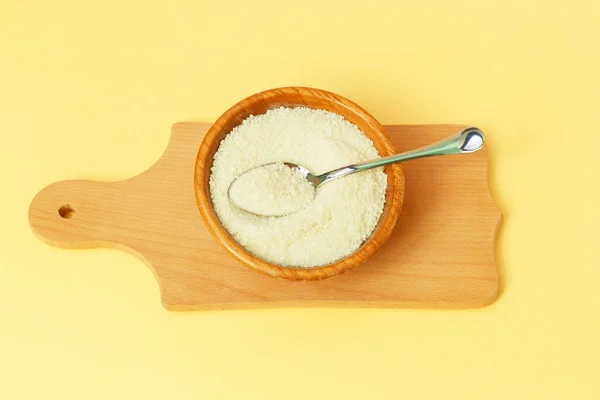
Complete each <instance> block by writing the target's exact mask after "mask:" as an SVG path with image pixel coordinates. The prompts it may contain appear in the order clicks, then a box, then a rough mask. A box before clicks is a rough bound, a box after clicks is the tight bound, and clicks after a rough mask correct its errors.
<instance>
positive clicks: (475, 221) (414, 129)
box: [29, 122, 501, 310]
mask: <svg viewBox="0 0 600 400" xmlns="http://www.w3.org/2000/svg"><path fill="white" fill-rule="evenodd" d="M209 126H210V125H209V124H205V123H199V122H182V123H177V124H175V125H174V126H173V128H172V137H171V140H170V142H169V145H168V148H167V150H166V152H165V153H164V154H163V156H162V157H161V158H160V159H159V160H158V162H157V163H156V164H155V165H154V166H152V167H151V168H150V169H149V170H147V171H146V172H144V173H142V174H140V175H138V176H136V177H133V178H131V179H128V180H124V181H120V182H93V181H85V180H75V181H63V182H57V183H54V184H52V185H50V186H48V187H46V188H44V189H43V190H42V191H41V192H40V193H38V195H37V196H36V197H35V198H34V199H33V201H32V203H31V206H30V209H29V221H30V225H31V227H32V229H33V231H34V232H35V233H36V234H37V235H38V236H39V237H40V238H41V239H42V240H44V241H45V242H47V243H49V244H52V245H55V246H59V247H65V248H91V247H114V248H119V249H123V250H126V251H129V252H131V253H133V254H135V255H137V256H138V257H140V258H141V259H142V260H144V261H146V263H147V264H148V265H149V266H150V268H151V269H152V270H153V271H154V273H155V275H156V277H157V280H158V283H159V286H160V289H161V297H162V302H163V304H164V306H165V307H166V308H167V309H169V310H200V309H202V310H204V309H228V308H259V307H283V306H286V307H287V306H289V307H305V306H321V307H332V306H333V307H411V308H476V307H482V306H485V305H488V304H490V303H492V302H493V301H494V300H495V299H496V297H497V295H498V271H497V269H496V266H495V262H494V247H495V236H496V230H497V227H498V224H499V221H500V217H501V215H500V213H499V211H498V209H497V208H496V206H495V204H494V202H493V200H492V198H491V196H490V193H489V190H488V156H487V151H486V150H485V148H484V150H482V151H480V152H478V153H475V154H470V155H462V156H445V157H435V158H429V159H422V160H414V161H410V162H407V163H405V164H403V165H404V168H405V174H406V197H405V200H404V208H403V210H402V214H401V215H400V218H399V220H398V224H397V225H396V228H395V230H394V233H393V235H392V237H391V239H390V240H389V242H388V243H387V244H386V245H384V247H383V248H382V249H381V250H380V251H379V252H378V253H377V254H376V255H375V256H374V257H373V258H372V259H371V260H370V261H369V262H368V263H366V264H364V265H361V266H358V267H357V268H355V269H353V270H352V271H350V272H348V273H346V274H344V275H341V276H336V277H333V278H329V279H325V280H321V281H288V280H281V279H276V278H272V277H268V276H263V275H260V274H258V273H256V272H253V271H251V270H250V269H248V268H246V267H245V266H243V265H241V264H239V263H238V262H237V261H235V260H234V259H233V258H232V257H230V256H229V254H227V253H226V252H225V250H223V249H222V248H221V247H220V246H219V245H218V244H217V243H216V242H215V241H214V240H213V238H212V237H211V236H210V234H209V233H208V231H207V230H206V228H205V226H204V223H203V221H202V218H201V216H200V213H199V211H198V208H197V206H196V199H195V196H194V163H195V160H196V155H197V152H198V148H199V146H200V143H201V141H202V138H203V136H204V134H205V132H206V131H207V129H208V127H209ZM462 128H463V127H461V126H457V125H454V126H452V125H418V126H387V127H386V129H387V131H388V133H389V134H390V136H391V137H392V139H393V141H394V144H395V145H396V147H397V149H398V151H399V152H401V151H406V150H410V149H414V148H417V147H420V146H423V145H427V144H430V143H432V142H435V141H437V140H440V139H442V138H444V137H446V136H448V135H450V134H452V133H455V132H458V131H459V130H461V129H462Z"/></svg>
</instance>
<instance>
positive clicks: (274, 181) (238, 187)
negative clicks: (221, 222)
mask: <svg viewBox="0 0 600 400" xmlns="http://www.w3.org/2000/svg"><path fill="white" fill-rule="evenodd" d="M229 197H230V199H231V201H233V203H235V204H236V205H237V206H238V207H240V208H241V209H243V210H246V211H249V212H251V213H254V214H258V215H263V216H265V215H266V216H269V215H271V216H282V215H286V214H290V213H293V212H296V211H299V210H301V209H302V208H303V207H305V206H307V205H308V204H310V202H311V201H312V200H313V198H314V197H315V188H314V186H313V185H312V184H311V183H310V182H309V181H307V180H306V177H305V176H304V175H302V174H301V173H299V172H298V170H297V168H294V169H292V168H290V167H288V166H286V165H285V164H284V163H282V162H278V163H272V164H267V165H263V166H260V167H257V168H252V169H251V170H250V171H248V172H246V173H244V174H242V175H241V176H240V177H238V178H237V179H236V180H235V181H233V183H232V184H231V187H230V188H229Z"/></svg>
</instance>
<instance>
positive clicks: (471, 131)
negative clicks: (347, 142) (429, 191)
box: [319, 127, 485, 184]
mask: <svg viewBox="0 0 600 400" xmlns="http://www.w3.org/2000/svg"><path fill="white" fill-rule="evenodd" d="M484 142H485V137H484V135H483V132H481V131H480V130H479V129H477V128H474V127H471V128H467V129H465V130H463V131H462V132H459V133H457V134H455V135H452V136H449V137H447V138H446V139H444V140H442V141H440V142H437V143H434V144H431V145H429V146H425V147H421V148H420V149H415V150H411V151H407V152H405V153H400V154H394V155H391V156H387V157H383V158H379V159H376V160H370V161H365V162H362V163H359V164H353V165H348V166H345V167H342V168H338V169H335V170H333V171H329V172H326V173H324V174H322V175H320V176H319V178H321V179H322V180H321V184H323V183H325V182H327V181H330V180H332V179H335V178H339V177H342V176H346V175H349V174H353V173H355V172H361V171H365V170H368V169H371V168H377V167H382V166H384V165H389V164H395V163H399V162H402V161H408V160H414V159H416V158H424V157H432V156H443V155H448V154H462V153H473V152H476V151H477V150H479V149H481V147H483V143H484Z"/></svg>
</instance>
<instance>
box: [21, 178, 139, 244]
mask: <svg viewBox="0 0 600 400" xmlns="http://www.w3.org/2000/svg"><path fill="white" fill-rule="evenodd" d="M123 182H124V181H121V182H94V181H88V180H71V181H62V182H57V183H53V184H51V185H49V186H47V187H45V188H44V189H42V190H41V191H40V192H39V193H38V194H37V195H36V196H35V198H34V199H33V200H32V202H31V205H30V206H29V224H30V226H31V228H32V229H33V231H34V232H35V233H36V234H37V235H38V236H39V237H40V238H41V239H42V240H44V241H45V242H47V243H50V244H52V245H54V246H58V247H65V248H90V247H119V245H118V244H117V242H116V241H119V237H115V232H125V230H123V229H119V228H122V227H124V226H125V224H126V223H127V221H128V219H130V218H132V217H133V216H131V215H125V211H126V202H127V196H125V186H124V185H123ZM107 228H109V229H107Z"/></svg>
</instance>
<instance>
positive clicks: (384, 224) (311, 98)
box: [194, 87, 404, 280]
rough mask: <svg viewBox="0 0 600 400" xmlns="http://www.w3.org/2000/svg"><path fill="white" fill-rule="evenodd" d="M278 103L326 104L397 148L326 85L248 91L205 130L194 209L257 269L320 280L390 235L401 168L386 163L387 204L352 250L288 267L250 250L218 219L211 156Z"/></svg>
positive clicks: (388, 148) (384, 148) (384, 151)
mask: <svg viewBox="0 0 600 400" xmlns="http://www.w3.org/2000/svg"><path fill="white" fill-rule="evenodd" d="M281 106H285V107H298V106H303V107H309V108H315V109H321V110H327V111H331V112H333V113H336V114H338V115H341V116H343V117H344V118H345V119H346V120H348V121H350V122H352V123H353V124H355V125H356V126H358V128H360V130H361V131H362V132H363V133H364V134H365V135H367V136H368V137H369V139H371V140H372V141H373V145H374V146H375V148H376V149H377V152H378V153H379V155H380V156H382V157H386V156H390V155H393V154H396V153H397V151H396V149H395V147H394V145H393V143H392V140H391V139H390V137H389V136H388V135H387V133H386V132H385V129H384V128H383V126H381V124H379V122H377V120H376V119H375V118H373V116H371V114H369V113H368V112H367V111H366V110H364V109H363V108H362V107H360V106H359V105H358V104H356V103H354V102H352V101H350V100H348V99H346V98H344V97H342V96H339V95H337V94H335V93H331V92H327V91H325V90H320V89H314V88H306V87H285V88H277V89H270V90H266V91H264V92H260V93H256V94H254V95H252V96H250V97H247V98H245V99H243V100H242V101H240V102H238V103H237V104H235V105H234V106H232V107H231V108H230V109H229V110H227V111H226V112H225V113H223V115H222V116H221V117H219V118H218V119H217V121H215V123H214V124H213V125H212V126H211V127H210V129H209V130H208V132H207V133H206V135H205V136H204V139H203V140H202V144H201V145H200V149H199V151H198V157H197V159H196V173H195V177H194V190H195V193H196V200H197V202H198V209H199V210H200V214H201V215H202V218H203V219H204V222H205V223H206V226H207V228H208V231H209V232H210V233H211V235H212V236H213V237H214V238H215V240H216V241H217V242H218V243H219V244H220V245H222V246H223V248H224V249H225V250H226V251H228V252H229V253H230V254H231V255H232V256H233V257H234V258H235V259H237V260H238V261H240V262H241V263H242V264H244V265H246V266H247V267H249V268H251V269H252V270H254V271H256V272H259V273H262V274H265V275H267V276H272V277H277V278H285V279H290V280H318V279H325V278H330V277H332V276H336V275H341V274H343V273H346V272H348V271H349V270H351V269H352V268H354V267H356V266H358V265H360V264H363V263H365V262H366V261H367V260H369V259H370V258H371V257H372V256H373V255H374V254H375V253H376V252H377V251H378V250H379V249H380V248H381V246H383V245H384V244H385V243H386V242H387V241H388V240H389V238H390V236H391V235H392V231H393V229H394V226H396V221H397V220H398V216H399V215H400V212H401V210H402V202H403V199H404V172H403V169H402V166H401V165H400V164H394V165H388V166H386V167H385V169H384V171H385V173H386V174H387V188H386V193H385V206H384V209H383V213H382V215H381V218H379V222H378V224H377V226H376V227H375V229H374V230H373V232H372V233H371V235H370V236H369V237H368V238H367V240H365V241H364V243H363V244H362V245H361V246H360V248H359V249H357V250H356V251H355V252H354V253H352V254H350V255H349V256H347V257H345V258H343V259H341V260H339V261H337V262H335V263H332V264H328V265H324V266H322V267H318V268H286V267H281V266H279V265H276V264H272V263H270V262H267V261H265V260H262V259H260V258H258V257H256V256H254V255H253V254H252V253H250V252H249V251H247V250H246V249H245V248H243V247H242V246H240V245H239V244H238V243H237V242H236V241H235V240H234V239H233V237H231V235H230V234H229V233H228V232H227V231H226V230H225V228H224V227H223V225H221V222H220V221H219V218H218V217H217V214H216V213H215V210H214V207H213V204H212V200H211V196H210V191H209V184H208V182H209V179H210V175H211V167H212V164H213V158H214V155H215V153H216V151H217V149H218V148H219V145H220V144H221V141H222V140H223V139H224V138H225V136H227V135H228V134H229V132H231V130H232V129H233V128H235V127H236V126H238V125H239V124H241V123H242V121H244V120H245V119H246V118H248V117H249V116H251V115H260V114H264V113H266V112H267V111H268V110H270V109H273V108H277V107H281ZM284 161H285V160H284ZM340 167H341V166H340Z"/></svg>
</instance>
